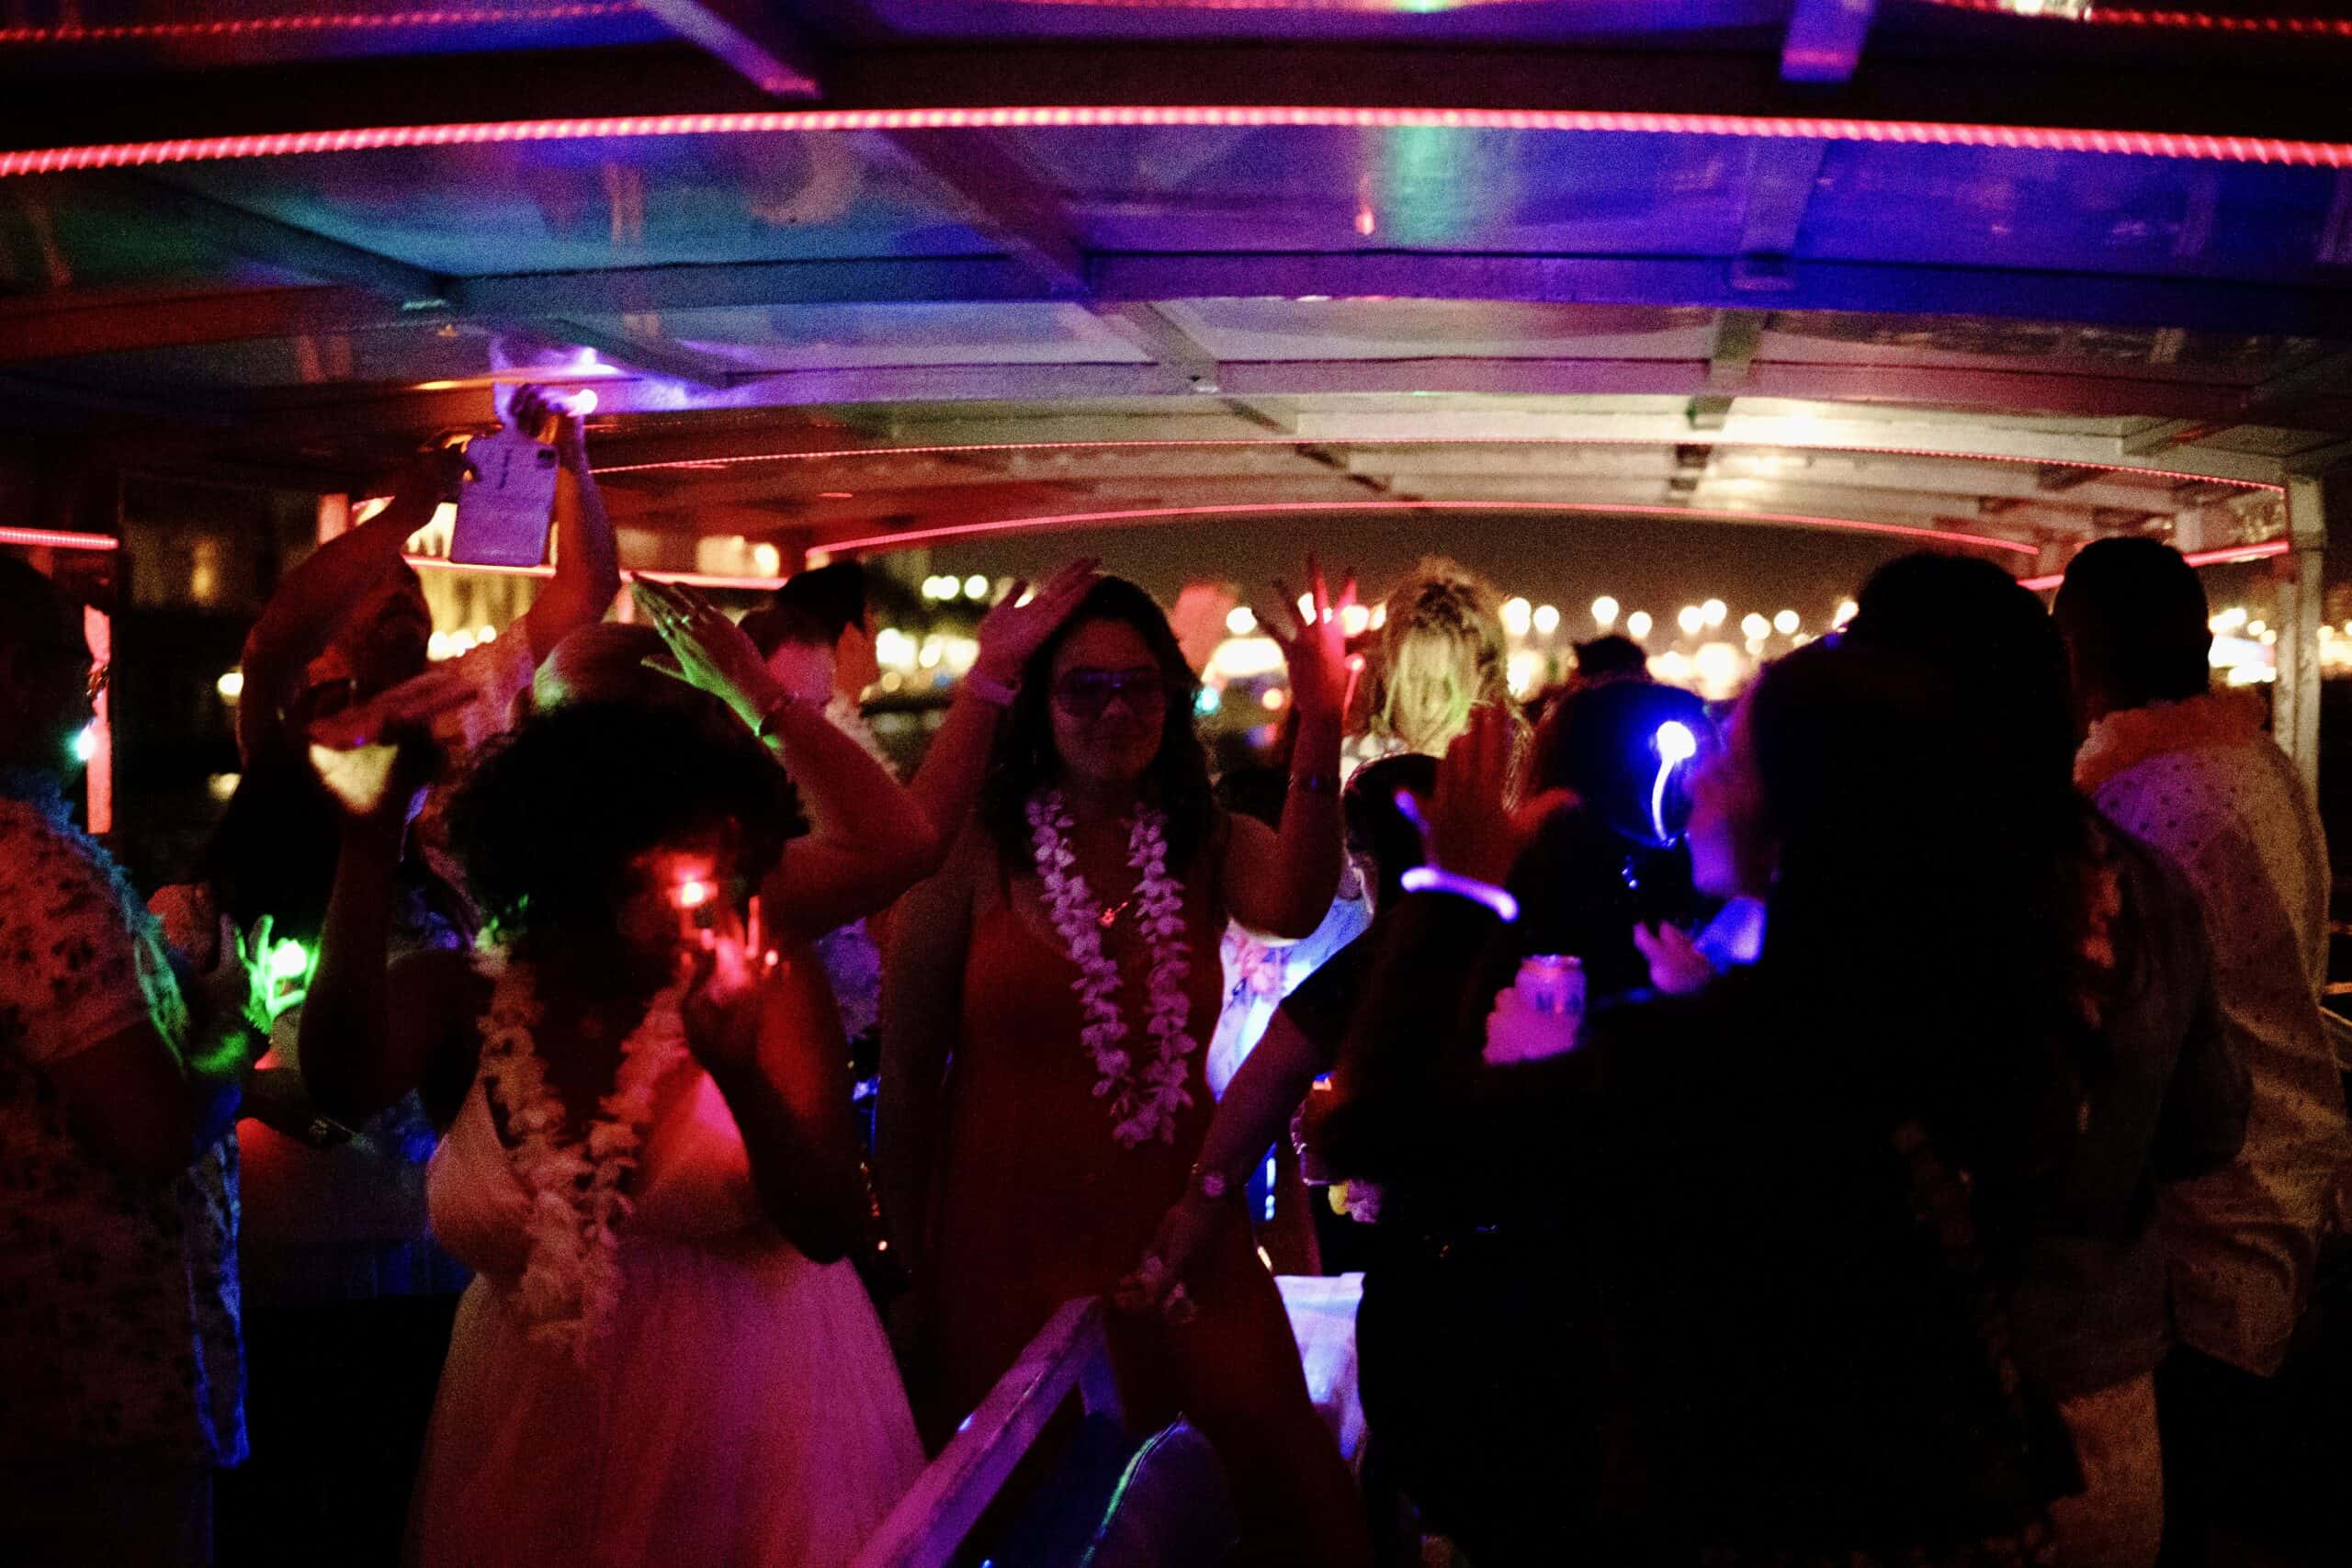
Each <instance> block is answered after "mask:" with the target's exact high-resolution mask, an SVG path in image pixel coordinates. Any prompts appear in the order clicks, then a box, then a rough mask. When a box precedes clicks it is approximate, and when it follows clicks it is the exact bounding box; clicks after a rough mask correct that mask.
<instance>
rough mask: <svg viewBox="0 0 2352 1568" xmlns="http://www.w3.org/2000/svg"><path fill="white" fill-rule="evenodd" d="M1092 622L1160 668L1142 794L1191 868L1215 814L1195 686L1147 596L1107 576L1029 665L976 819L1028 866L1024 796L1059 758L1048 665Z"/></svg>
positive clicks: (1178, 861)
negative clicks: (1155, 736)
mask: <svg viewBox="0 0 2352 1568" xmlns="http://www.w3.org/2000/svg"><path fill="white" fill-rule="evenodd" d="M1096 621H1116V622H1118V623H1120V624H1121V625H1123V626H1129V627H1131V628H1133V629H1134V631H1135V634H1136V636H1137V637H1141V638H1142V639H1143V644H1144V647H1145V648H1147V649H1149V650H1150V652H1151V657H1152V661H1153V662H1154V663H1156V664H1158V665H1159V678H1160V681H1161V682H1162V683H1163V684H1164V685H1165V686H1166V687H1167V690H1168V701H1167V705H1166V706H1167V713H1166V716H1165V718H1164V719H1163V720H1162V721H1161V724H1160V730H1159V754H1158V755H1157V756H1155V757H1154V758H1153V759H1152V761H1151V766H1150V768H1149V769H1148V771H1147V772H1146V773H1145V775H1144V790H1145V794H1146V795H1147V796H1148V798H1149V799H1151V800H1152V801H1153V802H1155V803H1156V804H1157V805H1158V806H1159V809H1160V810H1161V811H1163V812H1165V813H1166V814H1167V817H1168V861H1169V864H1170V866H1171V867H1175V868H1182V867H1188V866H1190V865H1191V864H1192V863H1193V856H1194V855H1196V854H1197V853H1199V852H1200V850H1201V847H1202V845H1203V844H1204V843H1205V842H1206V840H1207V838H1208V831H1209V821H1210V818H1211V817H1212V815H1213V814H1214V812H1215V810H1216V803H1215V796H1214V795H1213V793H1212V791H1211V789H1210V786H1209V763H1208V753H1207V752H1206V751H1204V750H1203V749H1202V746H1201V737H1200V732H1199V731H1198V730H1197V729H1195V728H1193V706H1194V700H1195V698H1197V697H1198V696H1199V694H1200V685H1201V683H1200V678H1199V677H1198V676H1197V675H1195V674H1193V667H1192V666H1191V665H1190V664H1188V663H1186V662H1185V660H1184V650H1183V649H1182V648H1181V647H1179V646H1178V645H1177V642H1176V634H1175V632H1174V631H1172V630H1170V627H1169V625H1168V616H1167V615H1166V614H1164V613H1163V612H1162V611H1161V610H1160V608H1159V604H1156V603H1154V602H1153V600H1152V597H1151V595H1150V594H1148V593H1147V592H1144V591H1143V590H1142V589H1140V588H1138V587H1136V585H1135V584H1134V583H1132V582H1129V581H1126V580H1125V579H1124V578H1118V577H1106V578H1104V579H1103V580H1102V581H1100V582H1097V583H1096V584H1095V585H1094V586H1093V588H1092V589H1091V590H1090V591H1089V592H1088V593H1087V595H1086V597H1085V598H1083V599H1081V600H1080V601H1079V604H1078V608H1077V609H1076V610H1074V611H1072V612H1071V613H1070V616H1069V619H1068V620H1066V621H1064V622H1063V623H1062V624H1061V625H1060V626H1058V627H1057V628H1056V629H1055V631H1054V635H1053V636H1051V637H1047V638H1046V642H1045V645H1044V646H1043V647H1041V648H1039V649H1037V651H1036V652H1035V653H1033V654H1031V655H1030V656H1029V662H1028V664H1027V665H1026V666H1024V667H1023V670H1022V671H1021V686H1020V689H1019V691H1018V692H1017V693H1015V694H1014V696H1013V699H1012V711H1011V712H1010V713H1009V714H1008V715H1007V716H1006V718H1005V721H1004V723H1003V724H1001V725H1000V726H999V727H998V728H997V736H996V748H995V750H994V751H993V752H992V753H991V754H990V755H989V772H988V781H987V783H986V784H985V785H984V786H983V787H982V789H981V792H980V820H981V821H982V822H983V823H984V824H985V825H986V826H987V828H988V830H989V833H990V834H991V835H993V836H994V838H995V839H996V843H997V851H998V852H999V853H1000V854H1001V856H1002V857H1003V858H1004V860H1005V862H1006V863H1008V864H1026V863H1028V859H1029V818H1028V816H1027V811H1026V808H1027V806H1028V803H1029V797H1030V796H1031V795H1034V794H1035V793H1036V792H1037V791H1038V790H1040V789H1042V788H1044V787H1046V785H1048V784H1052V783H1053V782H1054V780H1055V779H1056V778H1057V777H1058V776H1059V774H1060V773H1061V758H1060V755H1059V754H1058V753H1057V751H1056V750H1054V720H1053V715H1052V714H1051V713H1050V712H1048V711H1047V705H1048V703H1050V702H1051V700H1052V697H1053V693H1052V691H1051V689H1050V688H1051V687H1052V685H1053V670H1054V656H1055V654H1057V653H1058V652H1059V651H1060V650H1061V646H1062V644H1063V643H1064V642H1066V641H1068V640H1069V636H1070V634H1071V633H1072V632H1075V631H1076V630H1078V628H1079V627H1080V626H1087V625H1090V624H1091V623H1093V622H1096Z"/></svg>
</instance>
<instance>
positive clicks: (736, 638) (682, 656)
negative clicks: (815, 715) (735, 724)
mask: <svg viewBox="0 0 2352 1568" xmlns="http://www.w3.org/2000/svg"><path fill="white" fill-rule="evenodd" d="M629 593H630V595H631V596H632V597H633V598H635V600H636V601H637V607H638V609H639V612H640V613H641V614H642V615H644V616H645V619H646V621H647V623H648V624H649V625H650V626H652V627H653V629H654V630H655V631H657V632H659V633H661V634H662V642H663V643H664V644H666V645H667V646H668V648H669V649H670V658H671V660H673V662H671V663H666V664H663V663H656V664H655V665H654V666H653V668H655V669H656V670H659V671H662V673H663V674H664V675H668V676H670V677H671V678H672V679H673V680H678V681H684V682H685V683H686V684H687V685H689V686H692V687H694V688H695V689H696V690H697V691H704V692H708V693H709V694H711V695H712V696H714V697H717V698H718V699H719V700H720V701H721V702H723V703H725V704H726V705H728V706H729V707H731V708H733V709H734V710H735V712H736V714H737V715H738V716H741V719H742V720H743V722H744V723H745V724H748V725H751V726H752V727H753V728H757V727H758V725H759V722H760V716H761V714H762V713H763V711H764V709H765V708H766V706H767V705H768V703H769V702H771V701H772V700H773V699H774V698H775V696H776V694H778V692H779V691H780V690H781V686H780V683H779V682H777V680H776V678H775V675H774V674H772V673H771V672H770V671H769V670H768V667H767V663H766V661H765V660H763V659H761V657H760V650H759V648H758V646H757V645H756V644H754V643H753V642H752V639H751V637H749V636H747V635H746V634H745V632H744V631H743V628H742V627H741V626H737V625H736V624H735V623H734V622H732V621H730V620H729V619H728V618H727V616H726V615H725V614H724V613H722V612H721V611H720V610H719V609H718V606H717V605H715V604H712V603H711V602H710V601H709V600H707V599H705V598H704V597H703V596H702V595H701V594H699V593H696V592H695V591H694V590H693V589H691V588H688V587H685V586H684V585H683V584H680V583H673V582H650V581H646V580H645V579H644V578H639V579H638V580H637V581H634V582H632V583H631V584H629Z"/></svg>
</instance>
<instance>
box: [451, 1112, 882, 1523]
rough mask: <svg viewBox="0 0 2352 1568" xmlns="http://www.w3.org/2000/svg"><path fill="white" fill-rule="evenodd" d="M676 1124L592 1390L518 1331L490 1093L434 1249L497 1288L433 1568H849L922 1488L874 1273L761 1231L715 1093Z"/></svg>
mask: <svg viewBox="0 0 2352 1568" xmlns="http://www.w3.org/2000/svg"><path fill="white" fill-rule="evenodd" d="M658 1106H659V1108H658V1109H657V1111H656V1112H655V1115H654V1120H653V1123H652V1126H651V1128H650V1130H649V1132H648V1134H647V1136H646V1139H645V1142H644V1145H643V1150H642V1154H641V1156H640V1163H639V1168H638V1172H637V1180H636V1190H637V1194H638V1196H637V1206H636V1212H635V1213H633V1214H632V1215H631V1216H630V1217H629V1219H628V1221H627V1222H626V1224H624V1226H623V1227H622V1229H621V1231H620V1236H621V1242H620V1253H621V1270H622V1282H621V1287H620V1291H619V1294H618V1298H617V1301H616V1304H615V1306H614V1308H613V1311H612V1315H611V1320H610V1327H609V1330H608V1332H607V1334H606V1335H605V1337H603V1338H602V1339H600V1340H599V1342H598V1343H597V1345H596V1347H595V1349H594V1354H593V1358H592V1359H591V1360H590V1362H589V1364H587V1365H586V1366H582V1365H580V1364H579V1363H577V1362H576V1361H575V1360H574V1359H572V1357H571V1353H570V1352H569V1351H568V1350H566V1349H564V1348H560V1347H559V1346H557V1345H554V1344H550V1343H549V1342H548V1341H547V1340H545V1339H535V1338H533V1337H531V1334H530V1331H529V1327H528V1325H526V1323H525V1321H524V1320H523V1318H522V1317H521V1316H520V1314H518V1313H517V1312H516V1310H515V1306H514V1294H513V1292H514V1287H515V1280H516V1277H517V1274H518V1272H519V1270H520V1269H521V1268H522V1266H523V1262H524V1260H525V1258H526V1255H527V1251H528V1239H527V1233H526V1228H525V1225H526V1208H527V1206H526V1198H525V1190H524V1188H523V1186H522V1185H521V1183H520V1182H519V1181H518V1180H517V1179H516V1177H515V1172H514V1170H513V1168H512V1167H511V1166H510V1165H509V1163H508V1156H507V1151H506V1150H505V1148H504V1147H503V1145H501V1144H500V1142H499V1140H498V1135H497V1133H496V1131H495V1128H494V1126H493V1123H492V1117H491V1112H490V1106H489V1101H488V1100H487V1099H486V1098H485V1095H484V1090H483V1089H482V1086H481V1083H480V1082H479V1081H477V1082H476V1084H475V1085H474V1088H473V1089H472V1091H471V1092H470V1093H469V1095H468V1096H467V1099H466V1104H465V1108H464V1110H463V1111H461V1112H460V1113H459V1115H458V1120H457V1122H455V1123H454V1124H453V1125H452V1126H451V1128H450V1129H449V1133H448V1135H447V1137H446V1138H444V1139H443V1140H442V1143H441V1146H440V1148H439V1150H438V1151H437V1152H436V1153H435V1155H434V1156H433V1163H432V1168H431V1172H430V1176H429V1178H428V1184H429V1191H430V1201H431V1205H432V1213H433V1223H434V1227H435V1231H436V1232H437V1233H438V1235H439V1236H440V1238H441V1241H442V1243H443V1245H444V1246H446V1247H448V1249H449V1250H450V1251H452V1252H454V1253H456V1254H457V1255H458V1258H461V1259H463V1260H464V1261H465V1262H466V1263H468V1264H469V1265H471V1266H472V1267H473V1268H474V1269H476V1270H478V1275H477V1278H476V1279H475V1280H474V1282H473V1284H472V1285H471V1286H470V1287H469V1289H468V1291H467V1292H466V1296H465V1300H464V1303H463V1304H462V1305H461V1306H460V1307H459V1309H458V1322H457V1328H456V1332H455V1334H454V1335H453V1337H452V1338H451V1341H450V1346H449V1359H448V1361H447V1365H446V1366H445V1368H444V1369H443V1371H442V1374H441V1391H440V1395H439V1399H438V1401H437V1403H436V1404H435V1409H434V1412H433V1426H432V1430H431V1433H430V1435H429V1437H428V1438H427V1439H426V1443H425V1452H424V1468H423V1471H422V1472H421V1474H420V1476H419V1478H418V1483H417V1495H416V1505H415V1512H414V1517H413V1520H412V1523H411V1529H410V1540H409V1554H410V1557H411V1559H412V1560H413V1562H417V1563H420V1564H423V1565H424V1568H446V1565H449V1564H483V1565H485V1568H487V1565H491V1564H496V1565H499V1568H529V1565H534V1564H547V1565H549V1568H553V1565H555V1564H563V1565H566V1568H634V1565H638V1564H652V1563H659V1564H661V1565H662V1568H733V1565H737V1564H741V1565H742V1568H752V1565H754V1564H756V1565H758V1568H793V1565H796V1564H806V1565H809V1568H818V1565H832V1564H841V1563H846V1562H849V1560H850V1559H851V1558H852V1557H853V1556H854V1555H855V1553H856V1551H857V1550H858V1548H859V1547H860V1546H861V1545H863V1544H864V1542H865V1540H866V1538H867V1537H868V1536H869V1535H871V1534H872V1533H873V1531H874V1530H875V1529H876V1527H877V1526H878V1525H879V1524H880V1523H881V1521H882V1519H883V1518H884V1517H885V1516H886V1515H887V1514H888V1512H889V1510H890V1509H891V1507H892V1506H894V1505H896V1504H897V1502H898V1501H899V1498H900V1497H901V1496H902V1495H904V1494H905V1493H906V1491H907V1489H908V1487H909V1486H910V1485H911V1484H912V1483H913V1481H914V1478H915V1476H916V1474H917V1473H918V1472H920V1471H921V1470H922V1463H923V1456H922V1444H921V1442H920V1440H919V1439H918V1438H917V1437H916V1435H915V1427H914V1420H913V1417H912V1416H911V1415H910V1413H909V1411H908V1406H907V1399H906V1393H905V1391H904V1389H903V1388H902V1387H901V1386H900V1384H899V1373H898V1369H897V1367H896V1366H895V1365H894V1364H893V1362H892V1360H891V1358H890V1349H889V1346H888V1342H887V1340H886V1339H885V1338H884V1337H883V1333H882V1327H881V1324H880V1323H879V1322H878V1321H877V1320H876V1317H875V1314H874V1308H873V1306H872V1304H871V1303H870V1302H869V1301H868V1299H867V1297H866V1294H865V1288H864V1286H862V1285H861V1284H860V1283H859V1281H858V1277H857V1274H856V1272H855V1270H854V1269H852V1268H851V1266H850V1265H849V1264H848V1263H846V1262H836V1263H830V1264H817V1263H812V1262H810V1261H809V1259H808V1258H804V1257H802V1256H801V1254H800V1253H799V1252H798V1251H797V1250H795V1249H794V1248H793V1247H791V1246H790V1245H789V1244H788V1243H786V1241H784V1240H783V1239H782V1238H781V1237H779V1236H778V1235H776V1233H775V1230H774V1229H773V1228H772V1227H771V1226H770V1225H769V1224H767V1222H766V1221H765V1220H764V1219H763V1217H762V1216H761V1215H760V1213H759V1209H758V1205H757V1203H756V1201H755V1199H754V1197H753V1194H752V1183H751V1168H750V1162H749V1159H748V1156H746V1154H745V1152H744V1148H743V1142H742V1137H741V1134H739V1133H738V1132H737V1130H736V1127H735V1122H734V1119H733V1117H732V1116H731V1115H730V1114H729V1111H728V1109H727V1105H726V1101H725V1100H724V1099H723V1098H722V1097H721V1096H720V1094H719V1092H718V1087H717V1086H716V1085H715V1084H713V1083H712V1082H711V1080H710V1078H709V1077H708V1075H707V1074H705V1073H704V1072H703V1071H702V1070H701V1069H700V1068H699V1067H695V1066H684V1067H681V1068H679V1069H677V1070H676V1072H675V1073H674V1074H673V1081H672V1082H670V1083H668V1084H665V1085H664V1086H663V1090H662V1094H661V1097H660V1100H659V1101H658Z"/></svg>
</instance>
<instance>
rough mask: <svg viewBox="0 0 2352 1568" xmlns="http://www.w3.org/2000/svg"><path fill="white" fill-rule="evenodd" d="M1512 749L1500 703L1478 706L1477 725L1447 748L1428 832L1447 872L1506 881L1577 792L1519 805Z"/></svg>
mask: <svg viewBox="0 0 2352 1568" xmlns="http://www.w3.org/2000/svg"><path fill="white" fill-rule="evenodd" d="M1511 752H1512V741H1511V730H1510V717H1509V716H1507V715H1505V714H1504V713H1503V711H1502V710H1501V709H1500V708H1497V707H1492V706H1487V707H1480V708H1478V709H1476V710H1475V711H1473V712H1472V714H1471V716H1470V728H1468V729H1465V730H1464V731H1463V732H1462V734H1461V735H1459V736H1458V737H1456V738H1455V739H1454V742H1453V745H1452V746H1450V747H1448V748H1447V749H1446V753H1445V761H1444V762H1443V763H1442V765H1441V766H1440V767H1439V768H1438V771H1437V793H1436V795H1434V796H1432V797H1431V799H1430V806H1429V812H1428V817H1427V825H1426V828H1425V829H1424V837H1425V840H1426V845H1427V848H1428V851H1429V854H1430V859H1431V860H1432V861H1434V862H1436V863H1437V864H1439V865H1440V866H1442V867H1443V868H1444V869H1446V870H1447V871H1451V872H1454V873H1456V874H1460V875H1463V876H1468V877H1474V878H1476V880H1478V881H1480V882H1487V883H1494V884H1497V885H1499V884H1500V883H1501V882H1502V881H1503V879H1504V878H1505V877H1507V876H1509V875H1510V868H1511V865H1512V863H1514V862H1516V861H1517V860H1518V859H1519V852H1520V851H1521V850H1522V849H1525V848H1526V847H1527V841H1528V840H1529V839H1531V838H1532V837H1534V834H1535V829H1537V828H1539V827H1541V826H1542V825H1543V822H1544V818H1546V817H1548V816H1550V815H1551V814H1552V813H1553V812H1554V811H1555V810H1557V809H1558V808H1559V807H1562V806H1565V805H1566V804H1567V803H1568V802H1569V801H1571V800H1573V799H1574V798H1575V797H1574V796H1573V795H1570V794H1569V793H1568V792H1567V791H1566V790H1564V789H1555V790H1549V791H1546V792H1545V793H1544V794H1543V795H1539V796H1537V797H1536V798H1535V799H1533V800H1531V801H1527V802H1525V803H1524V804H1522V805H1521V806H1520V807H1517V808H1516V809H1514V808H1513V807H1511V805H1510V774H1511Z"/></svg>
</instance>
